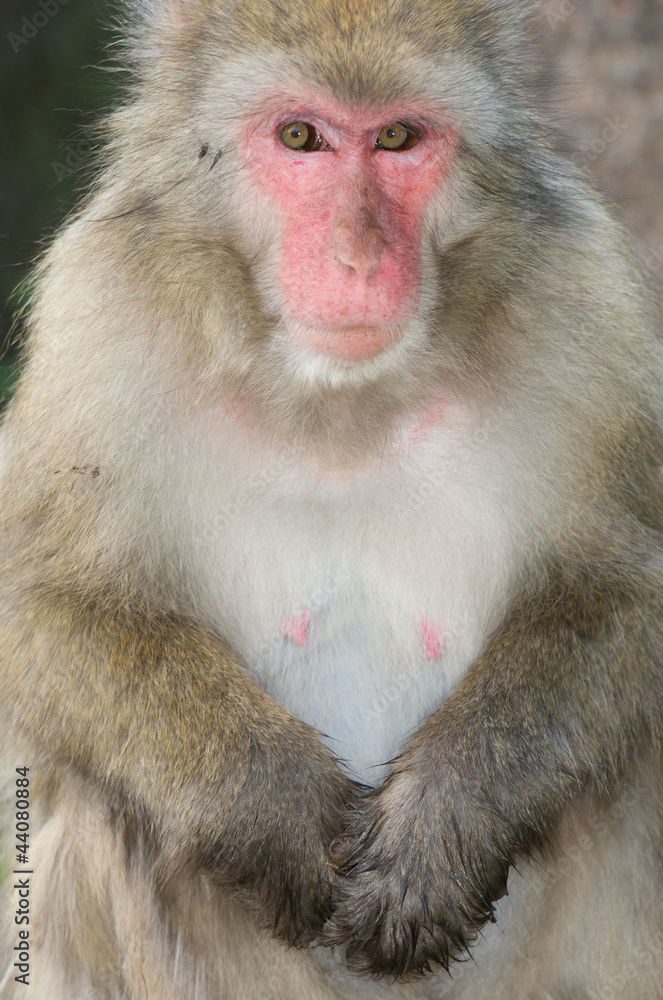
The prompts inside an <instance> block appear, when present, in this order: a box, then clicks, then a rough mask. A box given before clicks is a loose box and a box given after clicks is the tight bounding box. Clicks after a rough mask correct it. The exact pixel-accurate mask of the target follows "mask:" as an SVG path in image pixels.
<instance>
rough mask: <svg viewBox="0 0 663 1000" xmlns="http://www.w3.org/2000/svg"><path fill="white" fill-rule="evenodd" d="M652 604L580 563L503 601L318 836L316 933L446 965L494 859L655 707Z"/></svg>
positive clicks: (466, 933)
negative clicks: (339, 829) (413, 725)
mask: <svg viewBox="0 0 663 1000" xmlns="http://www.w3.org/2000/svg"><path fill="white" fill-rule="evenodd" d="M662 609H663V599H662V596H661V594H660V592H655V591H654V588H653V587H651V586H647V585H646V584H642V585H639V586H638V587H635V586H634V588H633V589H632V590H628V589H627V588H626V587H625V586H624V583H623V580H622V583H621V584H619V585H617V584H615V585H611V584H610V582H607V581H604V582H600V581H598V580H591V579H585V580H581V581H580V582H578V581H576V582H575V583H573V584H572V583H567V584H559V585H557V586H554V587H552V588H550V589H549V590H548V592H547V593H545V594H544V595H543V596H540V597H539V598H538V599H537V600H532V599H530V600H528V601H526V602H524V603H523V604H522V605H521V606H520V607H518V608H517V609H516V610H514V611H513V613H512V614H511V615H510V617H509V619H508V620H507V622H506V624H505V626H504V627H503V628H502V630H501V631H500V632H499V634H497V636H496V637H495V638H494V640H493V641H492V642H491V643H490V645H489V647H488V648H487V649H486V651H485V652H484V654H483V655H482V656H481V657H480V658H479V660H478V661H477V662H476V663H475V664H474V666H473V667H472V669H471V671H470V672H469V674H468V675H467V677H466V678H465V680H464V682H463V683H462V684H461V685H460V686H459V688H458V689H457V691H456V692H455V693H454V695H453V696H452V697H451V698H450V699H449V700H448V701H447V702H445V704H444V705H443V706H442V707H441V708H440V709H439V710H438V711H437V712H435V713H434V714H433V715H432V716H431V717H430V718H429V719H428V720H427V721H426V722H425V724H424V725H423V726H422V727H421V729H420V730H419V731H418V732H417V733H416V735H415V736H414V738H413V739H412V740H411V742H410V743H409V745H408V746H407V747H406V749H405V751H404V753H403V754H402V755H401V756H400V757H399V758H398V759H397V760H396V762H395V766H394V769H393V773H392V775H391V776H390V777H389V778H388V780H387V781H386V783H385V784H384V786H383V787H382V788H381V789H379V790H378V791H376V792H375V793H372V794H371V796H369V798H368V799H367V800H366V802H365V805H364V808H363V810H362V819H361V822H360V824H358V825H355V826H354V827H353V828H352V829H351V830H350V831H349V834H348V835H347V837H344V838H341V839H340V840H339V841H337V842H335V844H333V845H332V850H331V856H332V858H333V859H334V861H335V862H336V863H337V864H338V867H339V871H340V872H341V873H342V875H343V877H340V878H339V879H338V881H339V889H338V900H339V903H338V908H337V910H336V912H335V915H334V918H333V921H332V922H331V924H330V927H329V937H328V940H329V942H330V943H336V944H340V943H347V945H348V950H347V957H348V962H349V964H350V966H351V967H352V968H354V969H355V970H356V971H369V972H372V973H376V974H389V975H396V976H397V977H400V976H406V975H407V974H408V973H412V972H415V973H416V972H421V971H424V970H427V969H429V968H430V967H431V965H432V964H434V963H438V964H440V965H442V966H444V967H445V968H448V965H449V962H450V960H451V959H453V958H455V957H458V956H459V955H460V953H461V952H463V951H466V950H467V949H468V948H469V947H470V945H471V944H472V942H473V941H474V939H475V938H476V936H477V931H478V930H479V928H480V927H481V926H482V925H483V924H484V923H485V922H486V920H489V919H491V918H493V919H494V917H493V902H494V901H495V900H497V899H499V898H500V897H501V896H502V895H504V893H505V891H506V881H507V874H508V870H509V867H510V866H511V865H512V864H513V863H514V862H516V861H517V860H518V859H519V858H522V857H524V856H527V855H528V854H529V853H530V852H531V851H532V850H533V849H535V848H536V847H537V846H539V845H542V844H544V843H545V842H546V841H547V840H549V839H550V837H551V835H552V834H553V832H554V829H555V825H556V821H557V820H558V819H559V818H560V815H561V813H562V811H563V809H564V807H565V806H566V805H567V804H568V803H569V802H570V801H571V800H572V799H573V798H574V797H576V796H577V794H578V792H579V790H580V789H581V788H582V787H583V786H585V785H587V784H589V783H591V782H595V783H597V784H598V785H599V786H600V787H603V788H606V787H609V785H610V781H611V778H614V777H616V776H617V775H618V774H619V771H620V768H622V767H623V765H624V764H625V763H626V762H627V760H628V758H629V756H632V754H633V752H634V750H635V749H636V747H637V739H638V733H640V734H642V733H643V732H644V733H647V732H648V731H649V732H651V724H652V723H653V720H654V719H655V718H656V716H657V715H658V714H660V707H661V680H662V678H661V671H660V659H661V650H663V642H662V638H663V637H662V635H661V633H662V631H663V630H662V628H661V624H662V623H661V616H662ZM654 731H655V729H654ZM640 738H642V736H641V737H640Z"/></svg>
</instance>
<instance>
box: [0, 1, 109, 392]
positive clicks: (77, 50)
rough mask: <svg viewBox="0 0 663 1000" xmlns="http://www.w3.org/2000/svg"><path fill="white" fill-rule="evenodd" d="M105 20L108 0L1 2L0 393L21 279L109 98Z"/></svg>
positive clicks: (72, 182)
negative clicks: (0, 351)
mask: <svg viewBox="0 0 663 1000" xmlns="http://www.w3.org/2000/svg"><path fill="white" fill-rule="evenodd" d="M112 19H113V9H112V7H111V5H110V4H109V2H108V0H64V2H63V0H41V3H40V0H0V114H1V119H0V121H1V130H0V131H1V138H0V349H1V350H2V360H1V361H0V396H5V395H6V391H7V387H8V385H9V384H10V383H11V381H12V379H13V378H14V376H15V372H16V357H17V355H16V350H15V345H16V339H17V335H18V336H20V328H17V327H16V324H15V322H14V321H13V316H14V314H15V312H16V310H17V308H18V307H19V306H20V303H21V299H22V295H21V292H20V285H21V282H22V281H24V279H25V278H26V276H27V275H29V273H30V270H31V267H32V264H33V262H34V260H35V257H36V256H38V254H39V253H40V251H41V250H42V248H43V247H44V246H45V245H47V243H48V240H49V238H50V236H51V235H52V233H53V232H54V231H55V230H56V229H57V227H58V226H59V225H60V223H61V222H62V220H63V218H64V217H65V216H66V215H67V214H68V213H69V211H70V210H71V208H72V207H73V206H74V205H75V204H76V200H77V197H78V195H79V193H80V192H81V190H82V189H83V188H84V187H85V183H86V179H87V178H88V177H89V170H90V164H91V161H92V154H93V149H94V142H95V136H94V130H93V128H92V126H93V125H94V123H95V122H96V121H97V120H98V118H99V113H100V112H103V110H104V109H106V108H108V107H109V106H110V104H111V103H112V100H113V96H114V92H115V88H116V84H117V80H118V76H117V74H116V73H109V72H108V71H106V70H105V68H104V67H107V68H108V67H110V63H109V59H108V52H107V48H108V46H109V43H110V42H111V41H112V38H113V33H112V31H111V27H112ZM17 289H19V290H18V291H17Z"/></svg>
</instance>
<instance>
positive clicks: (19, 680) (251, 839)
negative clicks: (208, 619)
mask: <svg viewBox="0 0 663 1000" xmlns="http://www.w3.org/2000/svg"><path fill="white" fill-rule="evenodd" d="M8 618H9V619H10V621H11V624H10V625H9V626H7V625H5V628H4V633H5V634H4V636H2V643H1V647H0V648H2V649H3V651H4V652H3V659H2V661H1V662H0V684H1V688H2V695H3V702H4V705H5V706H11V711H12V712H13V716H14V717H13V720H11V721H12V724H13V725H14V726H15V727H16V728H17V729H19V730H20V731H22V732H23V733H25V734H27V736H28V739H29V741H30V745H31V747H32V749H33V752H34V753H35V757H34V758H33V761H32V762H31V763H34V766H35V767H37V768H38V767H39V766H40V763H41V764H45V765H50V764H51V763H52V762H53V761H55V762H58V763H63V764H65V765H67V766H71V765H73V766H74V767H76V768H77V769H78V770H79V771H80V772H82V773H83V774H84V775H86V776H88V777H89V779H90V780H91V781H92V782H94V783H95V785H96V786H97V787H98V788H99V787H100V788H101V789H102V790H103V791H104V792H105V794H106V796H107V799H108V801H109V804H110V805H111V807H112V808H113V809H116V810H120V811H122V812H124V813H125V814H127V815H130V817H131V818H132V819H134V820H137V821H138V823H139V824H140V823H142V824H143V828H144V829H149V831H150V833H151V834H154V835H155V837H156V843H157V846H158V848H159V849H160V850H159V857H160V862H159V868H160V870H161V873H162V875H164V876H165V877H166V878H167V877H168V875H169V873H170V872H171V870H172V872H173V873H175V872H177V871H181V870H182V867H183V866H184V867H187V868H189V870H194V871H196V870H197V871H202V872H205V873H206V874H207V875H208V876H209V877H210V878H211V880H212V881H214V882H216V883H217V884H221V885H224V886H227V887H229V888H230V889H231V890H232V891H233V892H234V893H235V894H236V895H238V896H239V898H240V899H242V900H243V901H244V902H245V903H246V904H247V905H249V906H251V907H252V908H254V909H256V910H257V911H258V913H259V916H260V918H261V919H262V920H263V922H264V924H265V926H267V927H269V928H270V929H272V930H273V931H274V933H275V934H277V935H278V936H280V937H283V938H285V939H286V940H287V941H289V942H290V943H293V944H305V943H307V942H308V941H310V940H311V939H312V938H313V937H314V936H315V934H316V931H317V930H318V929H319V927H320V926H321V925H322V923H323V921H324V919H325V917H327V916H328V915H329V904H330V897H331V889H330V884H329V883H330V877H329V866H328V856H327V847H328V844H329V842H330V840H331V839H332V838H333V837H334V836H335V835H336V834H337V833H338V832H339V831H340V830H341V829H342V827H343V822H344V816H345V815H346V813H347V808H348V804H349V802H350V800H351V798H352V794H353V789H352V785H351V782H350V781H348V779H346V778H345V777H344V775H343V774H342V772H341V771H340V769H339V768H338V766H337V764H336V761H335V758H334V757H333V755H332V754H331V753H330V752H329V751H328V750H327V749H326V748H325V747H324V746H323V745H322V744H321V743H320V741H319V738H318V737H319V734H318V733H316V732H315V731H314V730H312V729H310V728H309V727H308V726H306V725H305V724H304V723H302V722H300V721H299V720H297V719H296V718H295V717H293V716H292V715H290V714H289V713H288V712H287V711H286V710H285V709H283V708H281V707H280V706H279V705H277V704H276V703H275V702H273V701H272V700H271V699H270V698H269V697H268V696H267V695H266V694H265V693H264V692H263V691H261V689H260V688H259V687H258V686H257V685H256V684H255V683H254V682H253V681H252V680H251V678H250V677H249V675H248V674H247V673H246V671H245V670H244V669H243V668H242V667H241V665H240V664H238V662H237V661H236V659H235V658H234V657H233V655H232V654H231V653H230V652H229V651H228V649H227V648H226V647H225V646H224V645H223V643H222V642H221V641H220V640H219V639H218V638H217V637H216V636H215V635H214V634H212V633H210V632H209V631H205V630H204V629H202V628H201V627H199V626H198V625H196V624H195V623H192V622H191V621H187V620H185V619H182V618H178V617H176V616H174V615H169V614H158V613H155V612H150V613H149V614H131V613H128V612H126V611H124V610H115V611H110V610H103V611H99V610H95V609H91V608H90V606H89V604H88V605H87V606H85V605H81V606H80V607H73V606H72V605H71V604H70V605H69V606H65V604H64V603H63V602H60V601H58V600H53V599H50V600H48V601H47V600H38V599H31V600H30V602H29V603H28V602H23V603H22V606H21V607H20V608H18V607H16V606H15V607H14V609H13V613H12V614H11V615H6V616H5V615H3V616H1V618H0V620H2V619H4V620H5V622H6V620H7V619H8Z"/></svg>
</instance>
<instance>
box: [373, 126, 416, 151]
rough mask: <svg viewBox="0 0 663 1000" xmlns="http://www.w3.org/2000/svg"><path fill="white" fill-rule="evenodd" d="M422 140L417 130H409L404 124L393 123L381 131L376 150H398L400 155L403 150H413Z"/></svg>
mask: <svg viewBox="0 0 663 1000" xmlns="http://www.w3.org/2000/svg"><path fill="white" fill-rule="evenodd" d="M420 139H421V135H420V133H419V132H417V131H415V129H413V128H408V127H407V125H403V123H402V122H392V123H391V125H385V127H384V128H383V129H381V130H380V134H379V135H378V138H377V141H376V143H375V148H376V149H391V150H397V151H398V152H399V153H400V152H401V150H404V149H412V147H413V146H416V145H417V143H418V142H419V140H420Z"/></svg>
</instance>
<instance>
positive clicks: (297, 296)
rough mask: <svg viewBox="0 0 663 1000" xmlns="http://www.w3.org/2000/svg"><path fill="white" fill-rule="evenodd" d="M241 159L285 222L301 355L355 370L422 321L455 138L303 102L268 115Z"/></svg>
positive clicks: (438, 128) (282, 259)
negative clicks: (435, 215)
mask: <svg viewBox="0 0 663 1000" xmlns="http://www.w3.org/2000/svg"><path fill="white" fill-rule="evenodd" d="M250 123H251V124H250V127H248V128H246V129H245V130H244V131H243V135H242V138H241V140H240V149H241V152H242V154H243V156H244V158H245V162H246V164H247V166H248V168H249V170H250V171H251V174H252V176H253V179H254V182H255V184H256V185H257V186H258V188H259V189H260V190H261V191H262V192H263V194H264V195H266V196H267V198H268V199H269V200H270V201H271V202H272V203H273V205H274V207H275V209H276V213H277V216H278V218H279V219H280V222H281V226H280V229H281V234H280V245H279V247H278V251H277V262H276V283H277V287H278V292H279V295H280V298H281V303H282V308H283V311H284V314H285V316H286V317H287V319H288V320H289V321H290V323H289V326H290V327H291V329H292V331H293V336H294V337H295V339H296V341H297V342H298V343H299V345H300V346H301V347H303V348H306V349H309V350H311V351H313V352H318V353H321V354H324V355H327V356H331V357H336V358H339V359H342V360H343V361H344V362H346V363H347V362H352V361H355V360H361V359H364V358H371V357H375V356H376V355H378V354H380V353H381V352H383V351H385V350H388V348H389V347H390V346H392V345H393V344H395V343H396V342H398V341H399V340H400V339H401V338H402V336H403V333H404V330H405V328H406V325H407V322H408V321H409V320H411V319H412V318H413V317H414V316H415V315H416V314H417V311H418V308H419V301H420V293H421V282H422V260H421V243H422V223H423V219H424V217H425V213H426V209H427V207H428V205H429V203H430V201H431V198H432V196H433V193H434V192H435V191H436V190H438V188H439V185H441V184H442V183H443V182H444V178H445V175H446V174H447V172H448V170H449V167H450V164H451V160H452V156H453V151H454V146H455V137H454V136H453V134H452V133H451V132H450V131H449V130H448V129H445V128H444V126H443V124H442V123H440V122H439V121H438V122H436V121H435V118H434V116H433V115H428V114H426V113H425V111H424V109H422V108H414V107H407V106H403V105H399V106H398V107H385V108H384V109H381V110H379V111H374V110H371V111H370V112H369V111H366V110H361V109H353V108H350V107H347V106H343V105H341V104H339V103H336V102H334V101H331V100H329V99H328V98H321V97H317V96H315V95H312V94H304V95H302V94H300V95H298V96H297V98H296V99H292V98H290V99H287V100H280V101H275V102H274V103H273V104H271V105H269V106H265V105H262V106H261V107H260V108H259V109H258V110H257V111H256V112H255V113H254V114H253V115H252V117H251V118H250Z"/></svg>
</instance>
